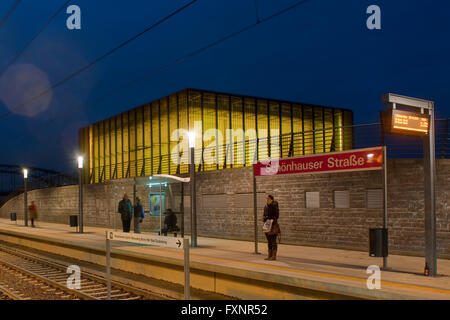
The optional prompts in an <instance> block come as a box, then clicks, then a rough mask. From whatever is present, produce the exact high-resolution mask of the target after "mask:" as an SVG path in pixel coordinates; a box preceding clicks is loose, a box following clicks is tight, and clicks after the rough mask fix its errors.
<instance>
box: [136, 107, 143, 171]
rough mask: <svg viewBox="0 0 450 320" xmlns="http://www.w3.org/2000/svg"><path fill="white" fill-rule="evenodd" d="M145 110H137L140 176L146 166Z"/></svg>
mask: <svg viewBox="0 0 450 320" xmlns="http://www.w3.org/2000/svg"><path fill="white" fill-rule="evenodd" d="M143 112H144V108H143V107H140V108H138V109H137V110H136V162H137V172H136V175H137V176H140V175H141V174H142V173H143V172H142V167H143V165H144V124H143V119H144V116H143Z"/></svg>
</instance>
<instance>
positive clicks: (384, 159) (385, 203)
mask: <svg viewBox="0 0 450 320" xmlns="http://www.w3.org/2000/svg"><path fill="white" fill-rule="evenodd" d="M383 189H384V197H383V204H384V215H383V228H384V229H386V230H387V227H388V223H387V219H388V214H387V211H388V202H387V201H388V200H387V199H388V198H387V197H388V192H387V155H386V146H384V147H383ZM386 232H387V231H386ZM387 267H388V258H387V257H383V269H387Z"/></svg>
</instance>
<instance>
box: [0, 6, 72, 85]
mask: <svg viewBox="0 0 450 320" xmlns="http://www.w3.org/2000/svg"><path fill="white" fill-rule="evenodd" d="M71 1H72V0H67V1H65V2H64V4H63V5H62V6H61V7H59V8H58V10H57V11H56V12H55V13H54V14H53V15H52V16H51V17H50V19H49V20H48V21H47V22H46V23H45V24H44V25H43V26H42V28H41V29H40V30H39V31H38V32H37V33H36V34H35V35H34V36H33V38H31V39H30V41H28V42H27V43H26V44H25V46H23V47H22V49H20V50H19V52H18V53H17V54H16V55H15V56H14V58H12V59H11V60H10V61H9V62H8V63H7V64H6V65H5V66H4V67H3V68H2V70H1V71H0V77H1V76H2V75H3V74H4V73H5V72H6V70H8V69H9V67H11V66H12V65H13V64H14V63H15V62H16V61H17V60H18V59H19V58H20V57H21V56H22V54H23V53H24V52H25V50H27V48H28V47H29V46H30V45H31V43H33V41H34V40H36V39H37V38H38V37H39V36H40V35H41V34H42V32H44V30H45V29H47V27H48V26H49V25H50V24H51V23H52V22H53V20H55V19H56V17H57V16H58V14H59V13H60V12H61V11H62V10H63V9H64V8H65V7H66V6H67V5H68V4H69V2H71ZM0 28H1V25H0Z"/></svg>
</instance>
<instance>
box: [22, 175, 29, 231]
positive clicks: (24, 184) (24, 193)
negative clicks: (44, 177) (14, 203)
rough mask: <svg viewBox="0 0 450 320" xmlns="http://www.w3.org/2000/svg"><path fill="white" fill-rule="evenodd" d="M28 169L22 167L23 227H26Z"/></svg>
mask: <svg viewBox="0 0 450 320" xmlns="http://www.w3.org/2000/svg"><path fill="white" fill-rule="evenodd" d="M27 183H28V169H23V187H24V192H23V216H24V220H25V227H28V198H27Z"/></svg>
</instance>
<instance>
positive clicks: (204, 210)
mask: <svg viewBox="0 0 450 320" xmlns="http://www.w3.org/2000/svg"><path fill="white" fill-rule="evenodd" d="M197 178H198V179H197V196H198V197H197V208H198V210H197V211H198V213H197V216H198V222H197V225H198V234H199V235H200V236H210V237H218V238H228V239H242V240H253V238H254V228H253V221H254V220H253V195H252V190H253V182H252V171H251V168H248V167H247V168H234V169H226V170H218V171H210V172H201V173H199V174H198V175H197ZM133 184H134V180H133V179H122V180H116V181H109V182H106V183H102V184H96V185H86V186H85V188H84V214H85V224H86V225H87V226H89V225H92V226H108V227H113V225H114V216H116V223H117V225H118V227H119V229H120V216H119V215H118V214H114V212H115V211H116V206H117V202H118V200H120V199H119V198H121V197H122V194H123V192H127V193H128V195H129V196H130V198H131V199H132V198H133V192H134V190H133V189H134V188H133ZM388 185H389V193H388V207H389V210H388V212H389V213H388V215H389V217H388V227H389V249H390V252H391V253H401V254H412V255H421V256H422V255H423V252H424V212H423V210H424V201H423V196H424V193H423V167H422V161H421V160H411V159H395V160H389V163H388ZM380 188H382V173H381V171H360V172H351V173H330V174H295V175H280V176H270V177H257V192H258V212H257V214H258V234H259V239H260V240H265V239H264V235H263V234H262V232H261V228H262V214H263V206H264V203H265V195H266V194H268V193H270V194H272V195H274V197H275V198H276V200H278V202H279V205H280V225H281V229H282V242H283V243H289V244H299V245H307V246H319V247H330V248H344V249H352V250H364V251H367V250H368V229H369V228H375V227H382V224H383V209H368V208H367V205H366V202H367V189H380ZM339 190H348V191H349V193H350V208H346V209H338V208H335V207H334V191H339ZM308 191H318V192H320V208H306V204H305V192H308ZM115 192H117V193H118V195H117V197H115V195H114V193H115ZM148 192H149V190H148V188H147V186H145V185H138V186H136V195H137V196H140V197H141V198H142V199H143V203H144V207H145V208H146V210H148V207H149V200H148ZM172 194H173V199H175V200H176V201H175V202H176V203H179V201H180V199H181V193H180V188H179V185H176V186H175V185H174V186H172ZM184 194H185V197H184V199H185V212H186V215H185V231H186V233H189V232H190V221H189V210H190V209H189V206H190V204H189V197H188V195H189V187H188V186H186V187H185V190H184ZM28 198H29V201H30V202H31V201H32V200H34V201H36V205H37V206H38V209H39V219H40V220H44V221H50V222H60V223H66V224H68V222H69V215H71V214H77V213H78V187H77V186H69V187H60V188H53V189H45V190H34V191H31V192H30V193H29V195H28ZM166 207H173V209H174V211H180V208H177V205H176V204H175V205H174V204H169V202H168V203H167V204H166ZM10 212H16V213H17V214H18V217H19V219H21V218H22V217H23V196H18V197H16V198H13V199H11V200H10V201H8V202H7V203H6V204H5V205H4V206H3V207H2V208H0V216H1V217H9V213H10ZM179 219H180V218H179ZM180 224H181V221H179V225H180ZM158 228H159V217H148V218H146V219H145V220H144V223H143V230H144V231H154V230H155V229H158ZM437 229H438V234H437V236H438V241H437V242H438V255H439V256H440V257H446V258H450V161H449V160H438V162H437Z"/></svg>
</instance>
